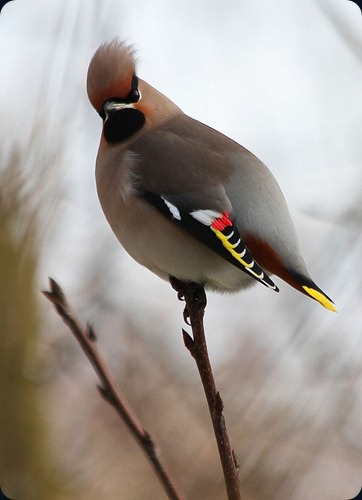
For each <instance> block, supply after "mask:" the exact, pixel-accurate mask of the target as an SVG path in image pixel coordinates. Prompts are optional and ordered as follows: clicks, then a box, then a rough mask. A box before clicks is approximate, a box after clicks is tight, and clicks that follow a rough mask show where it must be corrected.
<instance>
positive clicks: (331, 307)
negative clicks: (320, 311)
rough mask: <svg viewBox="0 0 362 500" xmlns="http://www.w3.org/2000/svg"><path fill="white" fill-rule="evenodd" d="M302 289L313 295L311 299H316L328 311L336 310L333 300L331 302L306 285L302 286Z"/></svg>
mask: <svg viewBox="0 0 362 500" xmlns="http://www.w3.org/2000/svg"><path fill="white" fill-rule="evenodd" d="M303 289H304V290H305V291H306V292H307V294H308V295H310V296H311V297H313V299H315V300H317V301H318V302H319V303H320V304H321V305H322V306H323V307H325V308H326V309H329V311H333V312H337V309H336V308H335V306H334V304H333V302H331V301H330V300H329V299H328V298H327V297H326V296H325V295H323V293H321V292H318V291H317V290H314V288H309V287H308V286H303Z"/></svg>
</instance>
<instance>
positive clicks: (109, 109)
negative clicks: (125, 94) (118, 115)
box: [103, 101, 133, 116]
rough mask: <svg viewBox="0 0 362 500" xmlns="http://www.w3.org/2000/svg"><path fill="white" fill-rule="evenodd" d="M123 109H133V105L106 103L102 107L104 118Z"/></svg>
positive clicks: (114, 102)
mask: <svg viewBox="0 0 362 500" xmlns="http://www.w3.org/2000/svg"><path fill="white" fill-rule="evenodd" d="M125 108H133V103H129V104H126V103H123V102H116V101H108V102H106V103H105V104H104V106H103V109H104V113H105V115H106V116H109V115H110V114H112V113H114V112H115V111H120V110H121V109H125Z"/></svg>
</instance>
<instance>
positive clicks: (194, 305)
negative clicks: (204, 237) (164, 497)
mask: <svg viewBox="0 0 362 500" xmlns="http://www.w3.org/2000/svg"><path fill="white" fill-rule="evenodd" d="M170 283H171V285H172V287H173V288H174V289H175V290H176V291H177V294H178V298H179V299H180V300H185V303H186V306H185V310H184V320H185V322H186V323H187V324H191V328H192V334H193V338H191V337H190V335H189V334H188V333H187V332H185V330H182V333H183V337H184V343H185V346H186V348H187V349H188V351H189V352H190V354H191V356H192V357H193V358H194V360H195V362H196V365H197V368H198V371H199V374H200V378H201V382H202V385H203V388H204V392H205V395H206V399H207V404H208V406H209V411H210V416H211V421H212V425H213V428H214V433H215V438H216V442H217V446H218V450H219V456H220V461H221V465H222V469H223V473H224V478H225V485H226V491H227V495H228V499H229V500H241V492H240V479H239V463H238V461H237V459H236V457H235V454H234V451H233V450H232V448H231V446H230V440H229V436H228V433H227V429H226V425H225V419H224V415H223V402H222V400H221V397H220V394H219V392H218V390H217V389H216V384H215V379H214V375H213V372H212V368H211V364H210V359H209V354H208V351H207V344H206V338H205V330H204V313H205V307H206V294H205V290H204V287H203V286H201V285H197V284H196V283H185V282H182V281H180V280H177V279H176V278H173V277H170ZM188 320H190V323H189V321H188Z"/></svg>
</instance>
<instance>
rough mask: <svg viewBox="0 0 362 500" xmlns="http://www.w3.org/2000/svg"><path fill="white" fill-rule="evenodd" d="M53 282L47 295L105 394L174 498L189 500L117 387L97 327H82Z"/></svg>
mask: <svg viewBox="0 0 362 500" xmlns="http://www.w3.org/2000/svg"><path fill="white" fill-rule="evenodd" d="M49 281H50V292H48V291H45V292H43V294H44V295H45V297H46V298H47V299H49V300H50V302H52V303H53V304H54V306H55V308H56V310H57V312H58V314H59V315H60V316H61V317H62V319H63V321H64V323H65V324H66V325H67V326H68V327H69V329H70V330H71V332H72V333H73V334H74V336H75V337H76V339H77V340H78V342H79V343H80V345H81V347H82V349H83V351H84V352H85V354H86V355H87V357H88V359H89V361H90V362H91V363H92V365H93V368H94V369H95V371H96V372H97V375H98V377H99V380H100V382H101V386H100V387H99V391H100V393H101V395H102V396H103V398H104V399H105V400H106V401H107V402H108V403H109V404H110V405H111V406H113V408H114V409H115V410H116V411H117V413H118V415H119V416H120V417H121V418H122V420H123V422H124V423H125V424H126V426H127V427H128V429H129V430H130V432H131V433H132V435H133V436H134V438H135V439H136V441H137V442H138V443H139V445H140V446H141V448H142V449H143V451H144V453H145V454H146V456H147V458H148V459H149V460H150V462H151V465H152V467H153V469H154V471H155V473H156V475H157V477H158V479H159V480H160V482H161V484H162V486H163V489H164V490H165V493H166V495H167V497H168V498H169V499H171V500H185V496H184V494H183V493H182V492H181V490H180V488H179V487H178V485H177V484H176V482H175V480H174V479H173V478H172V477H171V476H170V473H169V472H168V471H167V470H166V468H165V466H164V465H163V463H162V462H161V459H160V457H159V454H158V451H157V448H156V446H155V443H154V441H153V439H152V438H151V436H150V434H149V433H148V432H147V431H146V430H145V429H144V427H143V426H142V424H141V422H140V421H139V419H138V417H137V416H136V415H135V414H134V412H133V410H132V408H131V407H130V406H129V404H128V402H127V400H126V398H125V396H124V395H123V393H122V391H121V389H120V388H119V387H118V386H117V384H116V382H115V380H114V378H113V377H112V375H111V373H110V371H109V369H108V367H107V365H106V363H105V361H104V359H103V358H102V356H101V355H100V353H99V351H98V349H97V347H96V343H95V342H96V335H95V332H94V330H93V328H92V327H91V326H90V325H87V327H86V328H83V327H82V326H81V324H80V323H79V321H78V319H77V318H76V316H75V314H74V313H73V312H72V310H71V308H70V307H69V305H68V302H67V300H66V297H65V295H64V293H63V291H62V289H61V288H60V286H59V285H58V284H57V282H56V281H54V280H53V279H50V280H49Z"/></svg>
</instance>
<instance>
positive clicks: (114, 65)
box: [87, 39, 136, 113]
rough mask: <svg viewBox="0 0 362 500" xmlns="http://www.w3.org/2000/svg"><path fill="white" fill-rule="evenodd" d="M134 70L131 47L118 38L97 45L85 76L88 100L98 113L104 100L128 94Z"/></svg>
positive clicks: (133, 55) (133, 57) (133, 56)
mask: <svg viewBox="0 0 362 500" xmlns="http://www.w3.org/2000/svg"><path fill="white" fill-rule="evenodd" d="M135 70H136V64H135V54H134V50H133V48H132V47H130V46H128V45H127V44H125V43H124V42H121V41H119V40H118V39H114V40H113V41H112V42H110V43H103V44H102V45H101V46H100V47H99V49H98V50H97V51H96V53H95V54H94V56H93V58H92V60H91V62H90V65H89V68H88V76H87V92H88V96H89V100H90V101H91V103H92V105H93V107H94V108H95V109H96V110H97V111H98V113H99V112H101V111H102V106H103V104H104V102H105V101H106V100H108V99H110V98H112V97H118V98H122V97H126V96H127V95H128V93H129V91H130V90H131V85H132V77H133V75H134V74H135Z"/></svg>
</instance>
